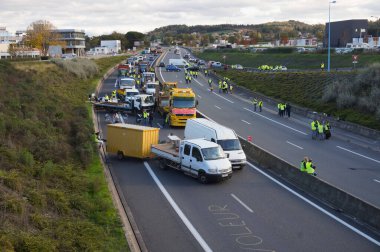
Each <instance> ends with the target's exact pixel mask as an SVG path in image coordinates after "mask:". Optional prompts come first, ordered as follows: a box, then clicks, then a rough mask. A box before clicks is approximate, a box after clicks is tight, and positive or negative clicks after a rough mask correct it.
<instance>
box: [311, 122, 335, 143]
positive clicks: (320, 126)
mask: <svg viewBox="0 0 380 252" xmlns="http://www.w3.org/2000/svg"><path fill="white" fill-rule="evenodd" d="M310 126H311V138H312V139H313V140H315V139H319V140H323V139H329V138H330V137H331V126H330V123H329V121H322V122H321V121H319V120H317V119H315V120H313V121H312V122H311V123H310Z"/></svg>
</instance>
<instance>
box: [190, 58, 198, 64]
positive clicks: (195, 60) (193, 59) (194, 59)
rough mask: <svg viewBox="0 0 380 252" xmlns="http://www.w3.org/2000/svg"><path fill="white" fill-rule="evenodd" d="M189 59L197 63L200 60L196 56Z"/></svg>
mask: <svg viewBox="0 0 380 252" xmlns="http://www.w3.org/2000/svg"><path fill="white" fill-rule="evenodd" d="M189 61H190V62H193V63H197V62H198V60H197V59H196V58H189Z"/></svg>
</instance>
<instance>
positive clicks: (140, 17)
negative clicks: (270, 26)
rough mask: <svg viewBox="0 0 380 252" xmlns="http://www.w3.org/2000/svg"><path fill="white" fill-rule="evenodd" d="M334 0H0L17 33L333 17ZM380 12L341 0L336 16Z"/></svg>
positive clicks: (356, 0) (365, 2)
mask: <svg viewBox="0 0 380 252" xmlns="http://www.w3.org/2000/svg"><path fill="white" fill-rule="evenodd" d="M328 14H329V0H322V1H321V0H314V1H311V0H298V1H292V0H266V1H263V0H228V1H227V0H134V1H132V0H114V1H104V0H102V1H100V0H76V1H73V0H38V1H37V0H0V26H5V27H7V30H8V31H10V32H12V33H14V32H15V31H16V30H26V28H27V27H28V25H29V24H31V23H32V22H33V21H37V20H47V21H50V22H51V23H52V24H53V25H54V26H55V27H57V28H59V29H81V30H85V32H86V34H87V35H89V36H96V35H101V34H110V33H112V32H113V31H117V32H120V33H127V32H128V31H139V32H143V33H146V32H149V31H152V30H153V29H155V28H159V27H162V26H166V25H175V24H186V25H212V24H261V23H266V22H271V21H288V20H297V21H301V22H304V23H308V24H324V23H326V22H328ZM371 16H375V17H380V4H379V0H337V1H336V3H335V4H331V21H339V20H347V19H369V20H372V21H375V20H376V18H373V17H371Z"/></svg>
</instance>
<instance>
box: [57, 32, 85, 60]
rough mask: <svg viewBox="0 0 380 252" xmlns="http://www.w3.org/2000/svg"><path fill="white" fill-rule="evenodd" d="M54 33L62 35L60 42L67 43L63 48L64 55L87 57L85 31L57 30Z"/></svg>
mask: <svg viewBox="0 0 380 252" xmlns="http://www.w3.org/2000/svg"><path fill="white" fill-rule="evenodd" d="M54 32H57V33H59V34H60V36H61V38H60V40H62V41H64V42H65V46H64V47H63V48H62V50H63V54H76V55H77V56H84V55H85V48H86V45H85V33H84V30H78V29H56V30H54Z"/></svg>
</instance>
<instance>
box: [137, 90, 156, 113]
mask: <svg viewBox="0 0 380 252" xmlns="http://www.w3.org/2000/svg"><path fill="white" fill-rule="evenodd" d="M132 99H133V110H135V111H142V110H152V109H153V107H154V97H153V95H149V94H139V95H135V96H133V98H132Z"/></svg>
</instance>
